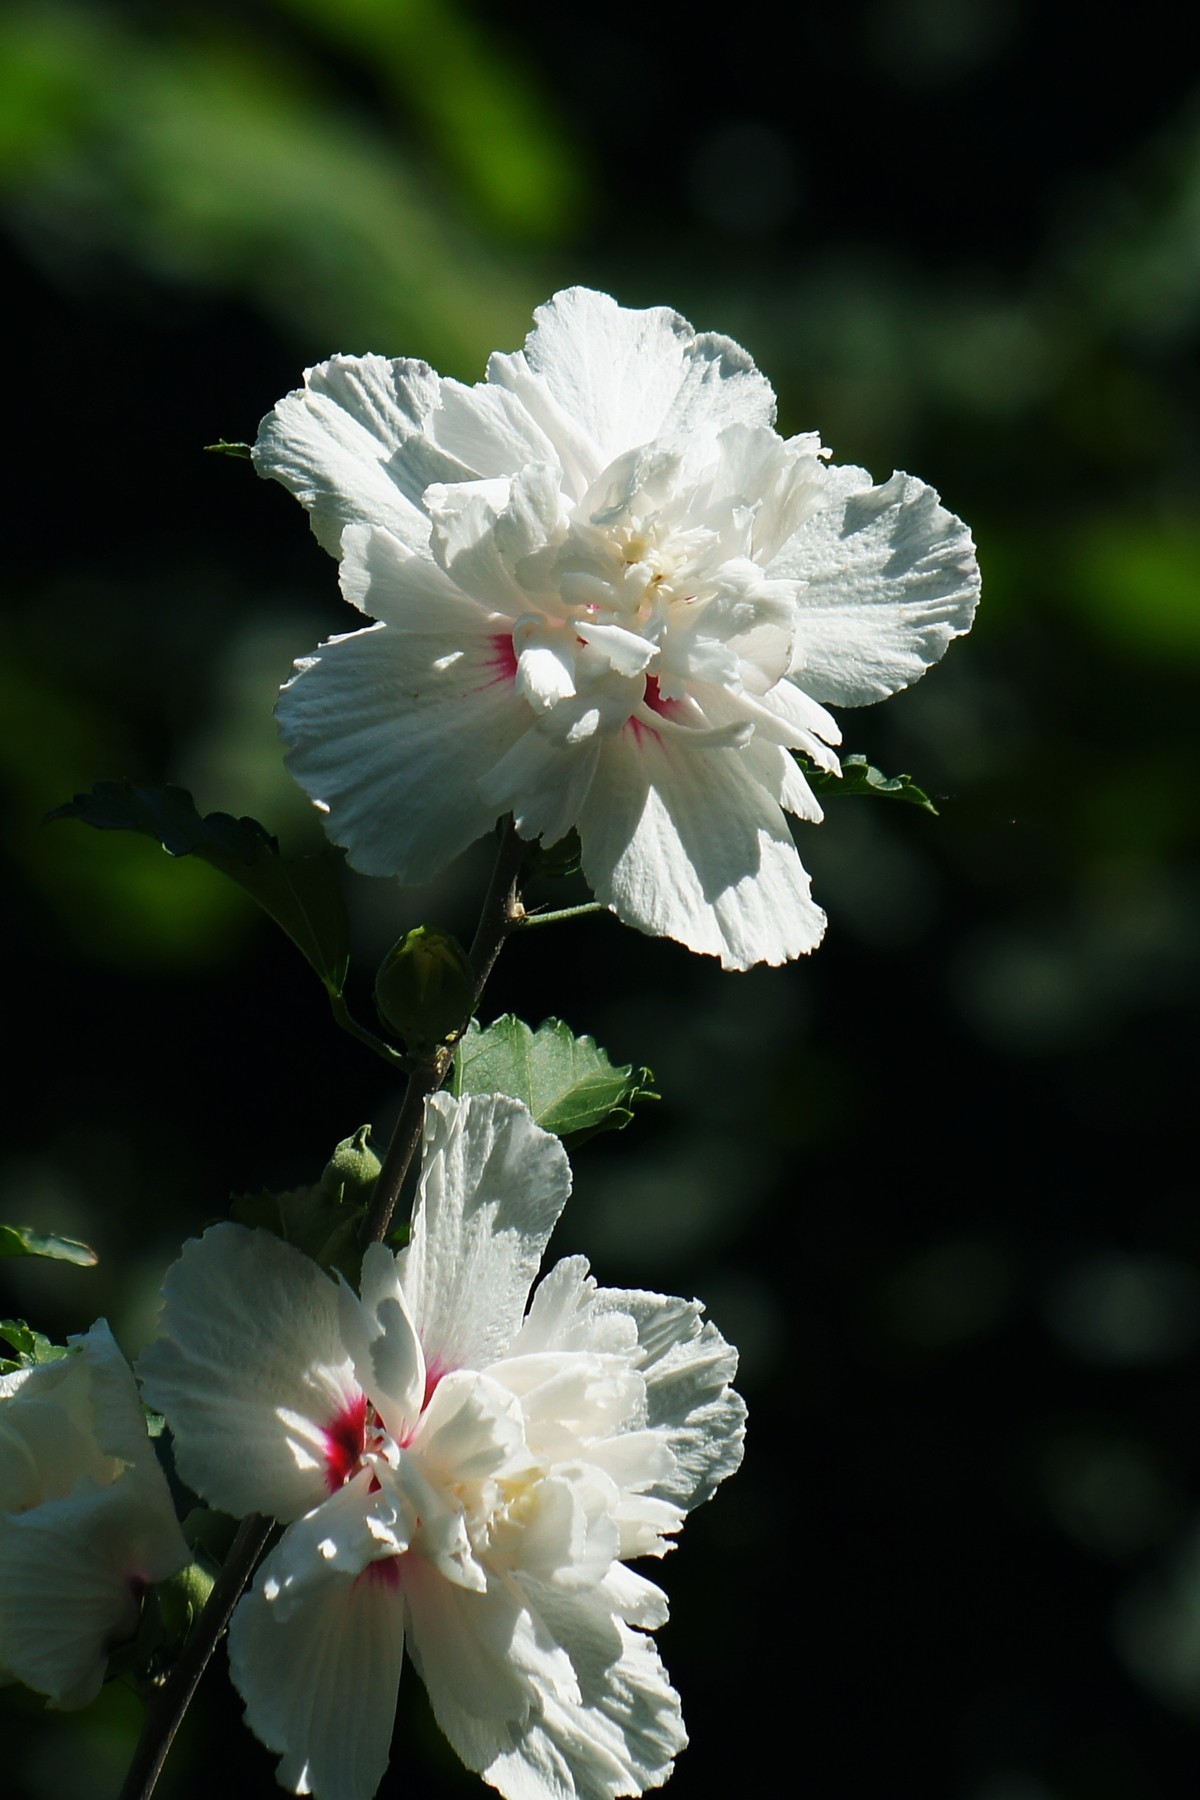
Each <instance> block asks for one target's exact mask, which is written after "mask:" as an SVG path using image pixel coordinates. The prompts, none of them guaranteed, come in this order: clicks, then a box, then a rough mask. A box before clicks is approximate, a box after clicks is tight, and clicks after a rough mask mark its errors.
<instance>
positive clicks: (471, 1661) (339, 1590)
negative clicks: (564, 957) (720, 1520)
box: [140, 1096, 744, 1800]
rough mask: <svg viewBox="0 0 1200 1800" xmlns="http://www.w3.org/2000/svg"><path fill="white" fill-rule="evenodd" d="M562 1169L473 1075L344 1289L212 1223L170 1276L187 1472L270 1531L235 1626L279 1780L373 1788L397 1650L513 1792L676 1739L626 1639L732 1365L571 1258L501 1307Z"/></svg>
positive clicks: (706, 1486) (536, 1255) (670, 1717)
mask: <svg viewBox="0 0 1200 1800" xmlns="http://www.w3.org/2000/svg"><path fill="white" fill-rule="evenodd" d="M569 1187H570V1170H569V1167H568V1164H567V1159H566V1156H565V1154H564V1152H563V1150H562V1146H561V1145H560V1144H559V1143H558V1140H557V1139H555V1138H552V1137H550V1136H549V1135H548V1134H547V1133H546V1132H544V1131H541V1130H539V1128H538V1127H537V1126H535V1125H534V1123H533V1121H532V1119H531V1118H530V1115H529V1113H528V1112H527V1111H526V1110H525V1108H524V1107H522V1106H520V1105H519V1104H518V1103H517V1102H515V1101H512V1100H506V1099H502V1098H499V1097H496V1096H488V1097H486V1098H474V1099H468V1100H464V1101H455V1100H452V1099H449V1098H447V1097H445V1096H441V1097H438V1098H435V1099H433V1100H431V1101H430V1102H429V1103H428V1110H427V1115H426V1136H425V1156H424V1163H423V1168H422V1174H421V1182H420V1189H419V1195H418V1200H417V1205H416V1210H415V1214H414V1219H413V1228H412V1237H411V1240H410V1243H409V1246H408V1248H407V1249H406V1250H404V1251H402V1252H401V1253H400V1255H399V1256H395V1255H393V1254H392V1253H391V1252H390V1251H389V1250H387V1249H385V1248H383V1247H382V1246H380V1245H373V1246H372V1247H371V1248H370V1249H369V1250H368V1251H367V1254H366V1256H365V1258H364V1261H363V1272H362V1283H361V1298H360V1297H359V1296H357V1295H355V1294H354V1293H353V1292H352V1291H351V1289H350V1288H349V1287H347V1286H346V1285H345V1283H342V1284H341V1285H340V1286H338V1285H336V1284H335V1283H334V1282H333V1281H331V1280H330V1279H329V1278H328V1277H327V1276H325V1275H324V1274H322V1272H321V1271H320V1270H319V1269H318V1268H317V1267H316V1265H315V1264H314V1263H311V1262H309V1261H308V1260H307V1259H306V1258H305V1257H303V1256H302V1255H300V1254H299V1252H297V1251H295V1250H293V1249H292V1248H290V1247H289V1246H288V1245H286V1244H284V1243H282V1242H281V1241H280V1240H278V1239H277V1238H274V1237H271V1236H269V1235H268V1234H266V1233H264V1232H251V1231H247V1230H245V1229H243V1228H242V1227H240V1226H236V1225H218V1226H216V1227H214V1228H213V1229H212V1230H210V1231H208V1232H206V1233H205V1235H204V1237H203V1238H201V1239H199V1240H197V1241H193V1242H192V1243H190V1244H189V1245H188V1246H187V1247H186V1248H185V1250H184V1252H183V1255H182V1257H181V1259H180V1261H179V1262H178V1263H176V1264H175V1266H174V1268H173V1269H172V1270H171V1272H170V1273H169V1275H168V1277H167V1281H166V1286H165V1294H166V1302H165V1307H164V1312H163V1320H162V1336H161V1338H160V1339H159V1340H158V1341H157V1342H156V1343H155V1344H153V1345H152V1346H151V1348H150V1349H149V1350H148V1351H147V1352H146V1354H145V1356H144V1357H143V1359H142V1363H141V1366H140V1373H141V1374H142V1376H143V1379H144V1382H145V1387H146V1392H147V1394H148V1396H149V1397H150V1399H151V1401H152V1403H153V1404H154V1405H156V1406H159V1407H161V1408H162V1410H163V1411H164V1412H165V1414H166V1415H167V1418H168V1420H169V1422H170V1425H171V1428H172V1430H173V1432H174V1434H175V1451H176V1457H177V1460H178V1463H179V1467H180V1470H181V1472H182V1474H183V1475H184V1476H185V1478H186V1479H187V1480H188V1481H189V1482H191V1483H192V1485H193V1486H194V1487H195V1488H196V1489H197V1490H198V1491H199V1492H200V1493H202V1494H204V1495H205V1496H206V1497H207V1498H209V1499H210V1500H211V1501H212V1502H213V1503H214V1504H215V1505H217V1506H220V1507H224V1508H226V1509H227V1510H228V1511H230V1512H233V1513H246V1512H251V1511H253V1512H263V1513H268V1514H272V1515H274V1517H276V1518H277V1519H280V1520H282V1521H285V1522H286V1524H287V1530H286V1531H285V1532H284V1535H283V1537H282V1539H281V1540H280V1543H279V1545H278V1546H277V1548H276V1549H275V1550H274V1551H273V1552H272V1554H271V1555H270V1556H269V1557H268V1558H267V1560H266V1562H265V1563H264V1564H263V1567H262V1570H261V1572H260V1575H259V1577H258V1581H257V1584H256V1586H255V1589H254V1591H253V1593H252V1594H250V1595H249V1596H248V1597H247V1598H246V1599H244V1600H243V1601H242V1602H241V1604H240V1606H239V1608H238V1610H237V1613H236V1614H235V1616H234V1619H233V1624H232V1627H231V1631H230V1657H231V1662H232V1669H233V1678H234V1681H235V1683H236V1684H237V1687H238V1689H239V1691H240V1692H241V1694H242V1697H243V1699H244V1700H245V1702H246V1712H247V1719H248V1721H249V1723H250V1725H251V1727H252V1728H253V1730H254V1731H255V1732H256V1733H257V1734H258V1736H259V1737H260V1738H261V1739H262V1740H263V1742H264V1743H265V1744H267V1745H268V1747H269V1748H271V1749H272V1750H275V1751H277V1752H279V1753H280V1755H281V1758H282V1760H281V1763H280V1768H279V1778H280V1780H281V1782H282V1783H283V1784H284V1785H285V1786H286V1787H289V1788H291V1789H292V1790H293V1791H294V1792H296V1793H309V1792H311V1793H314V1794H316V1795H318V1796H319V1797H320V1800H368V1797H369V1796H370V1795H371V1794H372V1793H373V1792H374V1790H375V1788H376V1786H377V1785H378V1783H379V1781H380V1779H381V1777H382V1775H383V1772H384V1769H385V1767H386V1764H387V1757H388V1746H389V1741H390V1738H391V1731H392V1722H393V1718H394V1714H395V1706H396V1692H397V1684H398V1681H399V1679H400V1672H401V1662H402V1659H403V1654H404V1650H405V1647H406V1646H407V1650H408V1654H409V1655H410V1657H411V1659H412V1661H413V1662H414V1663H415V1664H416V1666H417V1669H418V1671H419V1673H420V1674H421V1677H422V1679H423V1680H424V1682H425V1686H426V1688H427V1689H428V1692H429V1697H430V1701H431V1703H432V1706H433V1710H434V1714H435V1716H436V1718H437V1720H438V1723H439V1725H440V1726H441V1728H442V1730H443V1731H444V1732H445V1734H446V1736H447V1737H448V1738H449V1740H450V1742H451V1744H452V1745H453V1746H454V1748H455V1750H456V1751H457V1752H458V1754H459V1755H460V1756H461V1758H462V1760H463V1761H464V1762H465V1763H466V1764H467V1766H468V1767H469V1768H472V1769H476V1770H479V1771H480V1772H481V1773H482V1774H483V1775H484V1776H485V1777H486V1778H487V1780H488V1781H490V1782H491V1783H492V1784H493V1785H494V1786H495V1787H497V1788H499V1789H500V1791H501V1792H502V1793H503V1794H505V1795H508V1796H509V1797H510V1800H534V1797H537V1800H551V1797H552V1800H565V1797H569V1796H579V1797H580V1800H584V1797H586V1800H612V1796H615V1795H619V1794H638V1793H641V1792H642V1791H643V1790H644V1789H646V1788H647V1787H652V1786H655V1785H657V1784H658V1783H660V1782H662V1781H664V1780H665V1779H666V1777H667V1775H668V1774H669V1773H670V1767H671V1762H672V1759H673V1757H674V1756H675V1755H676V1753H677V1752H678V1751H679V1750H680V1749H681V1748H682V1746H683V1744H684V1743H685V1741H686V1740H685V1736H684V1731H683V1726H682V1722H681V1719H680V1713H679V1700H678V1696H677V1695H676V1694H675V1692H674V1690H673V1689H672V1688H671V1686H670V1684H669V1682H668V1680H667V1677H666V1673H665V1671H664V1669H663V1666H662V1663H661V1662H660V1660H659V1657H658V1654H657V1652H656V1650H655V1648H654V1644H653V1641H652V1640H651V1638H650V1637H649V1636H648V1635H647V1631H648V1629H652V1628H653V1627H655V1626H657V1625H659V1624H661V1623H662V1621H663V1620H664V1619H665V1618H666V1615H667V1603H666V1598H665V1596H664V1595H663V1593H662V1592H661V1590H660V1589H659V1588H657V1587H656V1586H654V1585H653V1584H652V1583H651V1582H649V1581H648V1580H646V1579H645V1577H644V1576H642V1575H640V1574H637V1573H635V1571H634V1570H632V1569H630V1568H629V1567H627V1566H626V1560H625V1559H627V1558H631V1557H639V1556H658V1555H661V1554H662V1553H663V1551H665V1550H666V1549H668V1548H669V1543H668V1539H669V1538H670V1536H671V1534H672V1533H674V1532H675V1531H676V1530H677V1529H678V1527H679V1525H680V1524H681V1522H682V1520H683V1517H684V1514H685V1512H686V1511H687V1510H688V1509H689V1508H690V1507H692V1506H694V1505H696V1504H697V1503H698V1502H699V1501H701V1500H704V1499H706V1498H707V1497H708V1496H709V1495H710V1494H711V1493H712V1491H713V1489H714V1488H715V1486H716V1485H717V1483H718V1482H719V1481H721V1480H722V1479H723V1478H724V1477H725V1476H726V1475H728V1474H730V1473H731V1472H732V1470H733V1469H735V1468H736V1466H737V1464H738V1462H739V1460H740V1458H741V1444H742V1428H743V1419H744V1408H743V1406H742V1403H741V1401H740V1399H739V1398H738V1396H737V1395H736V1394H735V1393H733V1392H732V1390H731V1389H730V1387H729V1381H730V1379H731V1378H732V1375H733V1372H734V1366H735V1362H736V1358H735V1355H734V1353H733V1351H732V1350H731V1349H730V1347H729V1346H728V1344H726V1343H725V1341H724V1339H723V1338H721V1336H720V1335H719V1334H718V1332H717V1331H716V1330H715V1328H714V1327H713V1326H712V1325H710V1324H702V1323H701V1319H700V1311H701V1309H700V1307H699V1305H698V1304H697V1303H696V1302H688V1301H685V1300H678V1299H671V1298H667V1297H665V1296H663V1295H661V1294H649V1293H639V1292H626V1291H618V1290H615V1289H608V1288H599V1287H597V1286H596V1285H595V1283H594V1281H593V1280H592V1279H591V1278H590V1277H589V1276H588V1273H587V1265H586V1263H585V1262H584V1261H583V1260H582V1258H579V1257H571V1258H568V1259H566V1260H565V1261H563V1262H560V1263H558V1264H557V1266H556V1267H555V1268H553V1269H552V1270H551V1271H550V1273H549V1274H548V1275H547V1276H546V1277H545V1279H544V1280H543V1281H542V1282H541V1283H540V1285H539V1286H538V1288H537V1289H536V1291H535V1292H534V1294H533V1297H532V1301H531V1302H530V1303H529V1306H528V1311H526V1303H527V1301H529V1293H530V1288H531V1286H532V1283H533V1280H534V1277H535V1275H536V1273H537V1269H538V1265H539V1262H540V1260H541V1256H542V1252H543V1251H544V1249H545V1246H546V1242H547V1239H548V1238H549V1235H550V1232H551V1230H552V1229H553V1226H554V1224H555V1221H556V1220H557V1218H558V1216H559V1213H560V1212H561V1210H562V1207H563V1204H564V1202H565V1200H566V1197H567V1193H568V1191H569Z"/></svg>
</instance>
